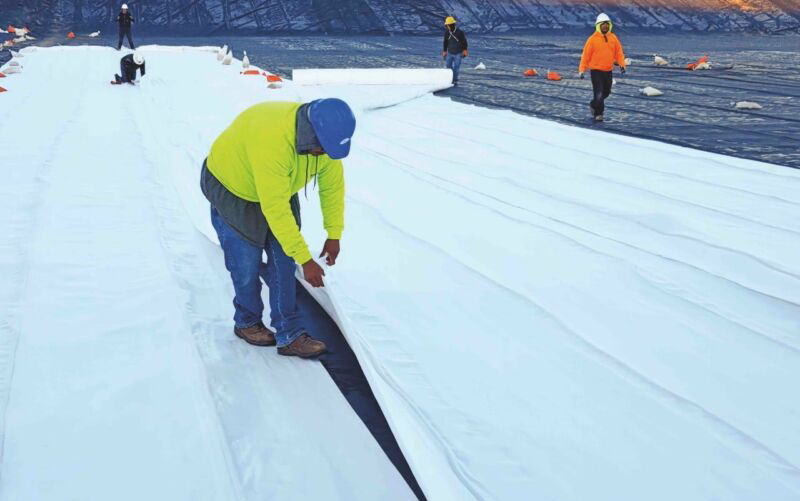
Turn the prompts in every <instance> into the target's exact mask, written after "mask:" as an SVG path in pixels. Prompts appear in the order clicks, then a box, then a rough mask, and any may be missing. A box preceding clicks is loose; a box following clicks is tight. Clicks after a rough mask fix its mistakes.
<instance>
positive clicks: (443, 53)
mask: <svg viewBox="0 0 800 501" xmlns="http://www.w3.org/2000/svg"><path fill="white" fill-rule="evenodd" d="M446 57H447V51H446V50H443V51H442V59H444V58H446Z"/></svg>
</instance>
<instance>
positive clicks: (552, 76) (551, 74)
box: [547, 71, 561, 82]
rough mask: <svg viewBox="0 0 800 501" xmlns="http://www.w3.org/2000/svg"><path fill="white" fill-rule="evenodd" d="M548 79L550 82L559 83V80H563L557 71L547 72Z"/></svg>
mask: <svg viewBox="0 0 800 501" xmlns="http://www.w3.org/2000/svg"><path fill="white" fill-rule="evenodd" d="M547 79H548V80H555V81H556V82H558V81H559V80H561V75H559V74H558V73H556V72H555V71H548V72H547Z"/></svg>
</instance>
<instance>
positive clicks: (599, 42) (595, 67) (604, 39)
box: [578, 14, 625, 122]
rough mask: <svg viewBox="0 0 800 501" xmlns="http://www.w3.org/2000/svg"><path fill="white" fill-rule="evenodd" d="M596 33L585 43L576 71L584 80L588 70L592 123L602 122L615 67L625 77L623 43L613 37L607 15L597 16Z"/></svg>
mask: <svg viewBox="0 0 800 501" xmlns="http://www.w3.org/2000/svg"><path fill="white" fill-rule="evenodd" d="M594 26H595V31H594V33H593V34H592V36H590V37H589V39H588V40H587V41H586V45H585V46H584V47H583V55H582V56H581V64H580V68H579V69H578V73H579V74H580V77H581V78H583V77H584V73H585V72H586V68H589V69H590V70H591V76H592V90H593V91H594V96H593V99H592V102H591V103H590V104H589V106H590V107H591V109H592V115H593V116H594V119H595V121H597V122H602V121H603V112H604V111H605V100H606V98H607V97H608V96H609V95H610V94H611V85H612V83H613V74H612V71H611V70H613V69H614V64H617V65H619V67H620V71H621V72H622V73H625V54H624V53H623V52H622V43H620V41H619V39H618V38H617V36H616V35H615V34H614V33H612V30H613V29H614V25H613V24H612V23H611V18H609V17H608V16H607V15H606V14H600V15H599V16H597V21H595V25H594Z"/></svg>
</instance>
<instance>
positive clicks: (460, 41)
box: [442, 16, 469, 85]
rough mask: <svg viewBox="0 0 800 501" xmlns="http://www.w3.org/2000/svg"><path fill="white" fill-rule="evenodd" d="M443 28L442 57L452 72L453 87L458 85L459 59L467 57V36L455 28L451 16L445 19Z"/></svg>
mask: <svg viewBox="0 0 800 501" xmlns="http://www.w3.org/2000/svg"><path fill="white" fill-rule="evenodd" d="M444 28H445V29H444V47H443V48H442V57H443V58H444V60H445V63H446V65H447V68H448V69H450V70H453V85H458V71H459V70H460V69H461V59H462V58H464V57H467V56H468V55H469V51H468V50H467V48H468V46H467V35H465V34H464V32H463V31H461V29H459V28H457V27H456V20H455V18H454V17H452V16H450V17H448V18H447V19H445V21H444Z"/></svg>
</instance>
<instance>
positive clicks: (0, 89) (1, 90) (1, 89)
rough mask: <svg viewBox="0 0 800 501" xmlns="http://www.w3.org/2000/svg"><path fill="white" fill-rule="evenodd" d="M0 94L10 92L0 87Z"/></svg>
mask: <svg viewBox="0 0 800 501" xmlns="http://www.w3.org/2000/svg"><path fill="white" fill-rule="evenodd" d="M0 92H8V91H7V90H6V89H4V88H2V87H0Z"/></svg>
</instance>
